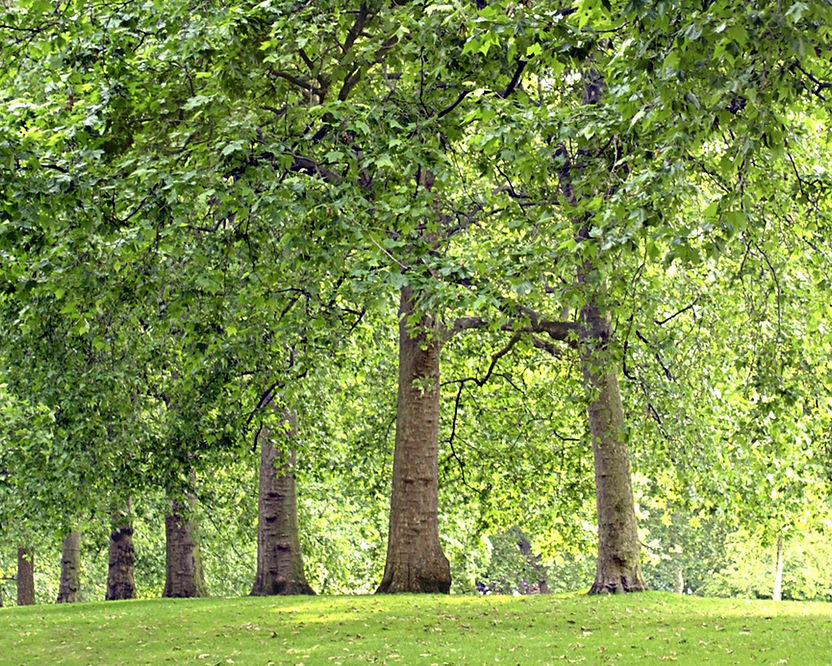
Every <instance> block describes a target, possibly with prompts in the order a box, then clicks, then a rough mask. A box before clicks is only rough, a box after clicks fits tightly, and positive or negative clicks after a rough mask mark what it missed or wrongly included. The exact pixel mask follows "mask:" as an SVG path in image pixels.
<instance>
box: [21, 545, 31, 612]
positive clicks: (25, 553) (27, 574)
mask: <svg viewBox="0 0 832 666" xmlns="http://www.w3.org/2000/svg"><path fill="white" fill-rule="evenodd" d="M34 603H35V566H34V555H33V554H32V550H31V548H28V547H27V546H21V547H20V548H18V549H17V605H18V606H32V605H34Z"/></svg>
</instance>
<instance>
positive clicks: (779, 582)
mask: <svg viewBox="0 0 832 666" xmlns="http://www.w3.org/2000/svg"><path fill="white" fill-rule="evenodd" d="M775 557H776V559H775V562H774V593H773V594H772V595H771V597H772V599H774V601H781V600H782V599H783V537H782V535H781V536H778V537H777V554H776V556H775Z"/></svg>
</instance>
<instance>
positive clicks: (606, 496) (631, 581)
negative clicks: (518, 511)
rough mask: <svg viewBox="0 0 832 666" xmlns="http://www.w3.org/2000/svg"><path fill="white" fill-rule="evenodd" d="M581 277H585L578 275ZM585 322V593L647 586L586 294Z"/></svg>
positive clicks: (612, 397)
mask: <svg viewBox="0 0 832 666" xmlns="http://www.w3.org/2000/svg"><path fill="white" fill-rule="evenodd" d="M582 281H584V280H583V279H582ZM581 314H582V318H583V321H584V325H585V326H586V330H585V338H584V340H582V350H581V368H582V370H583V376H584V383H585V384H586V386H587V388H588V390H589V391H590V393H591V396H592V401H591V402H590V404H589V408H588V413H589V428H590V431H591V433H592V452H593V457H594V459H595V506H596V509H597V512H598V560H597V563H596V568H595V582H594V583H593V585H592V588H591V589H590V590H589V593H590V594H601V593H605V592H638V591H641V590H645V589H647V586H646V585H645V583H644V578H642V575H641V565H640V563H639V556H640V551H641V546H640V543H639V539H638V528H637V526H636V514H635V502H634V500H633V488H632V484H631V482H630V454H629V451H628V449H627V443H626V440H625V432H624V410H623V408H622V405H621V392H620V390H619V387H618V377H617V375H616V373H615V371H614V370H612V369H611V368H612V364H611V363H610V359H609V353H608V350H607V346H608V343H609V337H610V329H609V322H608V321H607V320H606V318H605V317H604V316H603V315H602V314H601V312H600V311H599V308H598V306H597V304H596V303H595V301H594V299H593V298H592V297H591V296H590V297H589V300H588V303H587V305H586V306H585V307H584V308H583V311H582V313H581Z"/></svg>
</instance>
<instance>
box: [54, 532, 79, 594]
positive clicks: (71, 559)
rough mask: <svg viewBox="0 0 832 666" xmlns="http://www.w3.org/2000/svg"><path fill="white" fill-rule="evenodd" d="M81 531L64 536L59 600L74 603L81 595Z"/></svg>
mask: <svg viewBox="0 0 832 666" xmlns="http://www.w3.org/2000/svg"><path fill="white" fill-rule="evenodd" d="M80 594H81V532H79V531H78V530H73V531H72V532H70V533H69V534H67V535H66V537H64V541H63V547H62V549H61V582H60V586H59V589H58V599H57V602H58V603H59V604H61V603H74V602H76V601H80V599H81V597H80Z"/></svg>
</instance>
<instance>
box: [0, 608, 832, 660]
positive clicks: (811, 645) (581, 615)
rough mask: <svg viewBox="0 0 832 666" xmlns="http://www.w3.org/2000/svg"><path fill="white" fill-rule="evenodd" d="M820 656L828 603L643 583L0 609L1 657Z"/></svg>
mask: <svg viewBox="0 0 832 666" xmlns="http://www.w3.org/2000/svg"><path fill="white" fill-rule="evenodd" d="M661 661H668V662H673V661H676V662H679V663H683V664H694V663H695V664H698V663H710V664H794V665H798V664H800V665H803V664H824V663H832V605H828V604H820V603H791V602H782V603H773V602H766V601H745V600H737V599H701V598H693V597H684V596H680V595H672V594H664V593H658V592H648V593H644V594H639V595H628V596H613V597H588V596H584V595H570V596H560V595H557V596H536V597H499V596H487V597H463V596H459V597H436V596H430V597H428V596H410V595H407V596H392V597H388V596H385V597H311V598H310V597H289V598H278V597H270V598H263V597H259V598H242V599H190V600H186V599H183V600H174V599H164V600H161V599H160V600H151V601H126V602H106V603H105V602H95V603H85V604H74V605H59V606H58V605H49V606H30V607H21V608H3V609H0V663H4V664H6V663H8V664H32V665H35V664H37V665H40V664H55V663H66V664H139V663H154V664H155V663H165V662H170V663H175V664H184V663H194V664H205V665H208V664H211V665H214V664H231V663H236V664H305V665H306V666H310V665H311V664H333V665H336V664H361V663H376V664H440V665H441V664H494V663H497V664H511V665H514V664H523V665H525V664H561V663H567V664H568V663H587V664H642V663H648V664H649V663H658V662H661Z"/></svg>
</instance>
